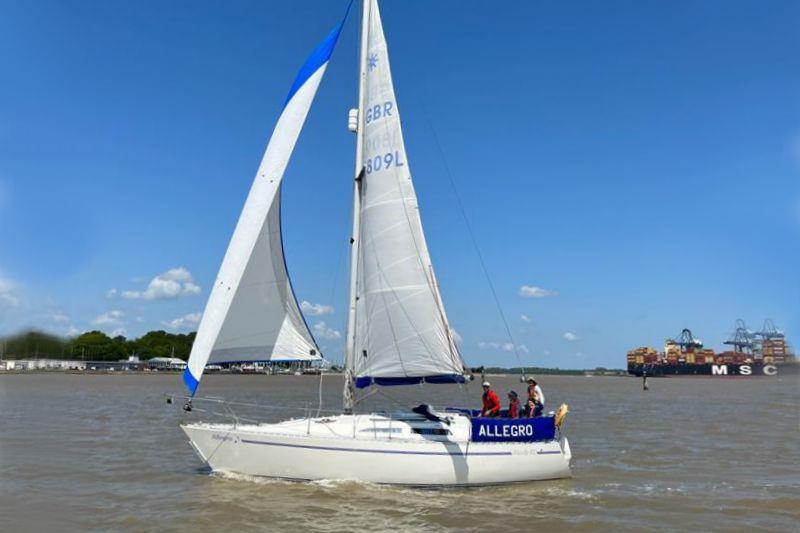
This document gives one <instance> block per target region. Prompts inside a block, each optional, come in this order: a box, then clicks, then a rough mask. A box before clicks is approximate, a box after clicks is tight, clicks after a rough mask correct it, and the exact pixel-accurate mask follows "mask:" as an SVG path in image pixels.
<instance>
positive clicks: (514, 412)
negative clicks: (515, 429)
mask: <svg viewBox="0 0 800 533" xmlns="http://www.w3.org/2000/svg"><path fill="white" fill-rule="evenodd" d="M519 415H520V412H519V397H518V396H517V393H516V392H514V391H513V390H512V391H511V392H509V393H508V418H519Z"/></svg>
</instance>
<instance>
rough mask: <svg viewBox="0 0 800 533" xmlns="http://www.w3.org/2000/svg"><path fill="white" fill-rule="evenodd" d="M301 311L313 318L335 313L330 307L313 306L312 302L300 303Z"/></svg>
mask: <svg viewBox="0 0 800 533" xmlns="http://www.w3.org/2000/svg"><path fill="white" fill-rule="evenodd" d="M300 309H301V310H302V311H303V312H304V313H305V314H307V315H311V316H320V315H328V314H330V313H333V307H332V306H330V305H324V304H312V303H311V302H307V301H306V300H303V301H302V302H300Z"/></svg>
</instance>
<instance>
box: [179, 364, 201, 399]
mask: <svg viewBox="0 0 800 533" xmlns="http://www.w3.org/2000/svg"><path fill="white" fill-rule="evenodd" d="M183 384H184V385H186V388H187V389H188V390H189V395H191V396H194V393H195V391H196V390H197V386H198V385H199V384H200V380H198V379H195V377H194V376H193V375H192V373H191V372H190V371H189V367H188V366H187V367H186V368H185V369H184V370H183Z"/></svg>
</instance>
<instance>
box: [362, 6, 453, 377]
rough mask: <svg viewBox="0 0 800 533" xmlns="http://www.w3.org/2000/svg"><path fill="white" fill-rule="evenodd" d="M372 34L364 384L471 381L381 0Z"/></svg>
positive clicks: (366, 135)
mask: <svg viewBox="0 0 800 533" xmlns="http://www.w3.org/2000/svg"><path fill="white" fill-rule="evenodd" d="M365 1H367V2H370V6H369V9H368V10H367V13H368V16H369V22H368V24H367V28H368V32H369V36H368V39H367V43H368V51H367V57H366V61H367V65H366V67H367V68H366V84H365V91H366V94H365V102H364V105H363V109H362V113H363V116H362V117H361V121H360V123H361V127H363V128H364V132H363V151H362V154H363V156H362V159H363V161H362V163H363V173H362V178H361V179H362V183H361V202H360V216H361V218H360V228H359V246H358V265H357V276H356V283H357V289H356V296H357V298H356V303H355V316H356V318H355V323H354V324H353V325H352V327H355V331H354V332H353V334H354V335H353V337H354V347H353V353H351V354H350V356H349V357H348V364H349V365H350V370H351V371H352V373H353V375H354V376H355V382H356V386H357V387H365V386H368V385H370V384H372V383H376V384H379V385H391V384H405V383H416V382H419V381H427V382H455V381H462V380H463V373H464V364H463V362H462V360H461V357H460V355H459V353H458V350H457V348H456V346H455V343H454V342H453V335H452V332H451V330H450V327H449V325H448V322H447V317H446V315H445V312H444V306H443V305H442V300H441V297H440V295H439V288H438V286H437V283H436V278H435V276H434V274H433V267H432V265H431V259H430V255H429V254H428V247H427V244H426V243H425V236H424V234H423V231H422V222H421V220H420V215H419V207H418V205H417V197H416V193H415V192H414V185H413V184H412V182H411V173H410V170H409V166H408V159H407V158H406V151H405V145H404V143H403V133H402V129H401V126H400V116H399V113H398V108H397V100H396V99H395V94H394V87H393V85H392V75H391V71H390V68H389V56H388V53H387V48H386V40H385V37H384V34H383V27H382V24H381V17H380V12H379V11H378V4H377V0H365Z"/></svg>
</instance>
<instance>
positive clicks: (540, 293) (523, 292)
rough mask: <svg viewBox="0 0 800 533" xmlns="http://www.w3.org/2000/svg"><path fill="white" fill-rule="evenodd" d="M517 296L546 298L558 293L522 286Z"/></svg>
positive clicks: (532, 286)
mask: <svg viewBox="0 0 800 533" xmlns="http://www.w3.org/2000/svg"><path fill="white" fill-rule="evenodd" d="M519 295H520V296H522V297H523V298H547V297H548V296H557V295H558V293H557V292H556V291H551V290H548V289H543V288H541V287H536V286H534V285H523V286H522V287H520V288H519Z"/></svg>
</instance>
